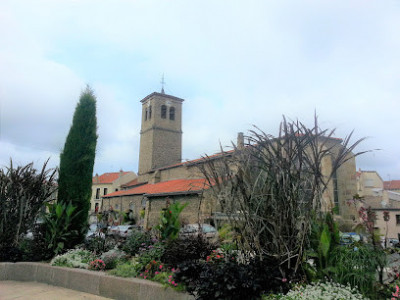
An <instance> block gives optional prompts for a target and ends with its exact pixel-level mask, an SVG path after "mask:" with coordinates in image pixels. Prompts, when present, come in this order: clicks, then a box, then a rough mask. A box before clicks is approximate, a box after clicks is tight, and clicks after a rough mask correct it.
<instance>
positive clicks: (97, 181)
mask: <svg viewBox="0 0 400 300" xmlns="http://www.w3.org/2000/svg"><path fill="white" fill-rule="evenodd" d="M94 182H95V183H99V174H97V173H96V175H95V176H94Z"/></svg>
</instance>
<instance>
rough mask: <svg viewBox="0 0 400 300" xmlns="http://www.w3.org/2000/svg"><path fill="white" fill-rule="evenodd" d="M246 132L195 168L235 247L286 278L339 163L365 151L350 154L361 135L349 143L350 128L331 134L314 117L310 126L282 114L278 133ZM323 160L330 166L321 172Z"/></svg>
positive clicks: (300, 255)
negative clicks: (273, 264) (233, 232)
mask: <svg viewBox="0 0 400 300" xmlns="http://www.w3.org/2000/svg"><path fill="white" fill-rule="evenodd" d="M250 133H251V135H250V136H248V137H246V141H247V143H246V144H245V145H244V147H238V146H236V145H233V147H234V149H233V151H230V152H224V154H225V155H222V156H220V159H215V158H214V159H211V158H210V157H207V156H206V157H205V163H204V164H202V165H201V166H200V169H201V171H202V173H203V174H204V176H205V178H206V179H207V181H208V183H209V185H210V186H211V190H212V191H213V192H214V193H215V196H216V198H217V199H218V204H219V205H220V209H221V211H222V212H224V213H226V214H227V216H228V218H229V221H230V223H231V225H232V226H233V227H234V228H237V230H238V231H239V233H240V239H239V241H238V242H239V246H240V248H241V249H242V250H244V251H245V252H246V253H249V254H250V255H256V256H257V257H258V258H259V259H260V260H269V259H274V260H275V261H278V262H279V263H278V264H279V269H280V271H281V274H282V278H290V277H291V276H294V275H295V274H296V273H297V272H298V270H299V266H300V265H301V264H302V261H303V257H304V251H305V248H306V247H307V245H309V233H310V226H311V222H312V213H313V212H316V213H317V215H318V214H319V212H321V202H322V194H323V192H324V191H325V190H326V189H327V188H328V183H329V182H330V181H331V180H332V178H333V177H334V176H335V175H336V171H337V170H338V168H339V167H340V166H341V165H342V164H343V163H345V162H346V161H348V160H349V159H352V158H353V157H355V156H357V155H360V154H362V153H364V152H359V153H353V150H354V148H355V147H356V146H357V145H358V144H359V143H360V142H361V141H362V140H363V139H360V140H357V141H356V142H355V143H353V144H350V138H351V136H352V133H350V134H349V135H348V136H347V137H346V138H345V139H344V140H343V141H341V140H338V139H335V138H333V137H332V136H333V134H334V130H320V129H319V127H318V122H317V118H316V117H315V123H314V127H312V128H307V127H306V126H305V125H304V124H303V123H301V122H299V121H297V122H288V121H287V120H286V119H285V117H284V118H283V121H282V122H281V125H280V130H279V135H278V137H274V136H272V135H269V134H266V133H264V132H263V131H261V130H260V129H258V128H256V129H255V130H253V131H250ZM340 141H341V142H342V143H341V144H340ZM325 161H329V162H331V168H329V170H327V171H325V172H323V171H322V165H323V162H325ZM327 172H328V173H327ZM333 208H334V206H333V204H331V205H330V206H329V209H333ZM324 209H326V207H324ZM320 215H321V217H322V214H320Z"/></svg>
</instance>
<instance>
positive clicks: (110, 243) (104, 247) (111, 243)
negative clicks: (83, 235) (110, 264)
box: [83, 236, 116, 255]
mask: <svg viewBox="0 0 400 300" xmlns="http://www.w3.org/2000/svg"><path fill="white" fill-rule="evenodd" d="M115 245H116V242H115V240H114V239H112V238H110V237H102V236H91V237H89V238H87V239H86V240H85V242H84V243H83V247H84V248H85V249H86V250H89V251H91V252H94V253H96V254H98V255H99V254H102V253H104V252H107V251H110V250H111V249H113V248H114V247H115Z"/></svg>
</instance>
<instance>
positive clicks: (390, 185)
mask: <svg viewBox="0 0 400 300" xmlns="http://www.w3.org/2000/svg"><path fill="white" fill-rule="evenodd" d="M383 188H384V189H385V190H400V180H391V181H384V182H383Z"/></svg>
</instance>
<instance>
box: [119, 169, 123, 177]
mask: <svg viewBox="0 0 400 300" xmlns="http://www.w3.org/2000/svg"><path fill="white" fill-rule="evenodd" d="M122 176H124V171H122V169H121V170H119V178H121V177H122Z"/></svg>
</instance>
